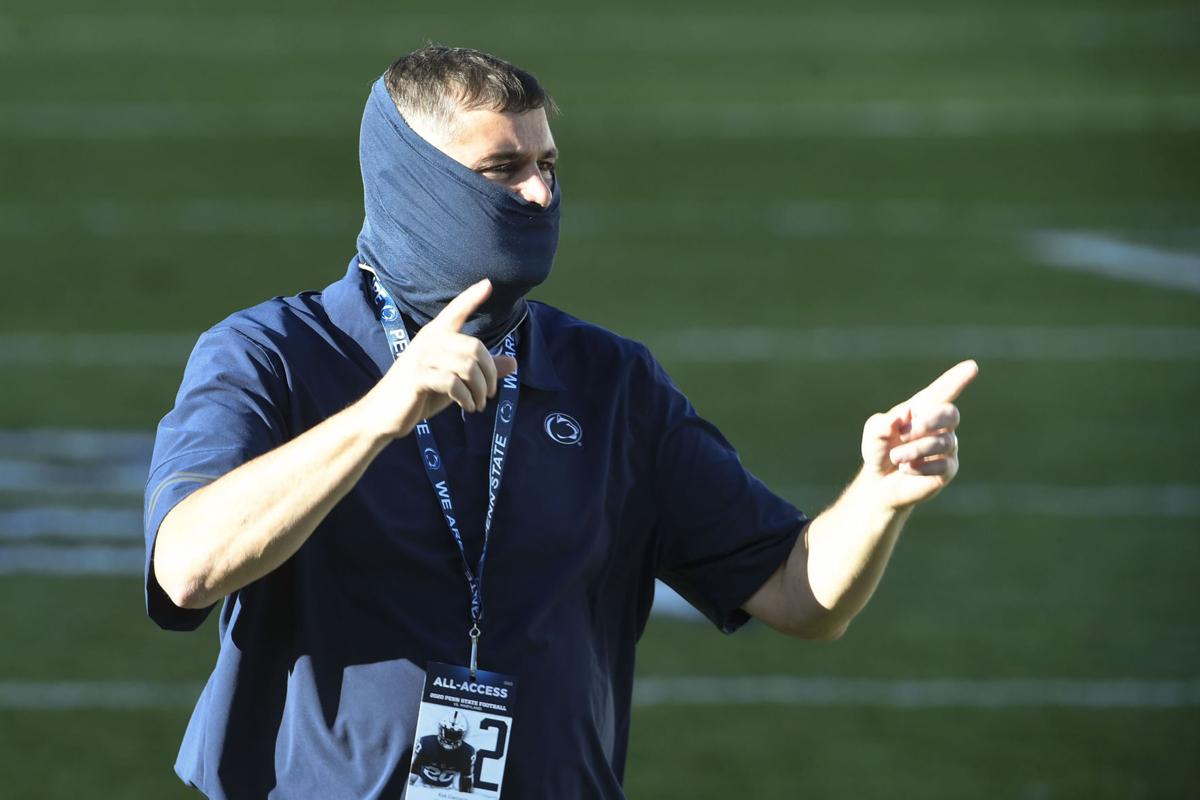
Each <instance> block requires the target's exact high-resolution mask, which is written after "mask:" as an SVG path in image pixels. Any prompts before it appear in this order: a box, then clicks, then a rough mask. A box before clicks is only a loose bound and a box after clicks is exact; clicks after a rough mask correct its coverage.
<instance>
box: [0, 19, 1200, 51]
mask: <svg viewBox="0 0 1200 800" xmlns="http://www.w3.org/2000/svg"><path fill="white" fill-rule="evenodd" d="M503 22H504V26H503V27H504V31H505V36H504V41H505V43H506V46H507V47H508V48H510V49H513V50H516V51H518V52H550V51H559V50H561V49H562V46H563V45H562V43H563V42H569V47H570V49H571V50H572V52H579V53H605V54H622V53H633V54H637V53H647V54H663V53H671V54H679V53H696V54H702V55H727V54H733V53H748V54H749V53H753V54H755V55H761V54H762V53H764V52H770V53H778V52H796V53H805V54H828V53H835V54H839V55H840V54H844V53H856V54H898V53H914V52H918V53H919V52H925V51H929V50H936V51H938V52H942V53H945V52H951V53H962V52H970V53H975V52H978V51H979V50H981V49H988V48H999V49H1002V50H1003V52H1006V53H1008V52H1016V53H1023V52H1029V51H1032V52H1040V51H1047V50H1052V51H1062V50H1104V49H1117V50H1127V49H1132V48H1147V47H1154V48H1166V47H1188V46H1194V45H1195V44H1196V43H1197V36H1196V33H1195V31H1196V28H1197V26H1198V25H1200V15H1197V14H1196V13H1195V10H1194V9H1188V8H1170V7H1167V8H1162V7H1159V8H1155V7H1150V8H1137V9H1131V10H1105V9H1081V10H1072V11H1062V10H1055V9H1038V8H1033V9H1020V8H1012V9H1007V10H1005V11H1003V12H998V13H986V12H983V13H981V12H980V11H979V10H977V9H965V10H957V9H954V8H948V9H945V10H942V11H939V12H930V11H921V10H892V9H888V8H886V7H884V8H881V9H877V10H872V11H870V12H865V11H852V10H847V11H841V10H826V11H822V10H812V11H803V12H795V11H783V12H771V11H765V12H757V13H756V12H754V11H752V10H748V11H746V12H744V13H742V12H738V13H733V12H703V11H696V12H689V13H688V14H687V15H686V16H680V15H675V14H667V13H659V12H653V11H641V12H628V11H590V12H589V13H586V14H565V15H562V16H557V17H546V16H544V15H530V14H522V13H513V14H505V15H504V16H503ZM494 26H495V20H493V19H490V18H488V17H487V16H486V15H485V16H483V17H480V18H479V19H478V20H476V21H472V20H469V19H465V18H464V17H463V16H462V15H450V14H429V13H419V12H412V13H405V14H404V15H402V16H401V15H381V14H354V13H346V14H337V15H330V14H305V15H262V14H258V15H254V14H238V15H236V16H231V15H228V14H205V15H203V16H196V15H191V14H188V15H183V14H176V15H173V14H153V13H150V14H147V13H140V14H131V13H124V14H123V13H108V14H78V13H75V14H71V13H67V14H55V15H52V16H50V15H45V16H41V15H39V16H32V15H21V16H18V15H5V16H3V17H0V47H3V52H8V53H14V54H15V53H20V54H26V55H30V56H48V55H56V56H62V55H72V54H78V55H95V54H100V53H104V54H107V53H130V54H138V55H155V56H187V57H191V58H195V57H202V58H210V59H211V58H228V57H229V56H245V57H252V58H256V59H261V58H264V57H267V58H271V57H279V56H287V55H292V56H296V55H307V56H321V55H327V56H333V55H337V54H340V53H344V52H345V51H346V49H347V48H350V47H355V48H358V49H359V50H361V51H370V50H379V49H382V50H384V51H392V50H394V49H395V48H396V47H397V45H396V41H397V36H400V37H401V40H402V39H403V35H404V32H411V31H432V32H433V33H429V34H427V35H430V36H433V38H435V39H436V38H439V37H442V38H444V37H445V36H446V35H448V32H452V33H453V35H454V36H457V37H460V38H461V37H463V36H468V38H473V39H480V38H483V39H487V38H491V37H493V36H494V34H493V31H492V28H493V27H494ZM18 28H19V30H20V34H21V35H20V36H17V35H16V33H17V30H18ZM6 31H9V32H11V35H7V36H6V35H3V34H4V32H6ZM439 31H440V32H441V33H438V32H439Z"/></svg>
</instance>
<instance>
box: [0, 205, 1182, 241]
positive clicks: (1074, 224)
mask: <svg viewBox="0 0 1200 800" xmlns="http://www.w3.org/2000/svg"><path fill="white" fill-rule="evenodd" d="M361 222H362V205H361V203H357V202H347V203H336V202H328V201H305V200H287V201H282V200H270V199H259V200H249V199H244V200H232V199H224V198H207V199H205V198H192V199H183V200H179V201H175V202H169V203H121V202H114V201H100V202H91V203H65V204H49V203H30V202H7V203H0V237H5V238H31V237H32V238H40V237H46V236H55V235H59V234H61V233H62V232H63V231H64V230H66V231H71V232H73V233H81V234H86V235H88V236H97V237H102V238H116V239H120V238H136V237H144V236H170V237H186V238H191V237H208V236H268V237H274V236H299V237H304V236H349V235H351V234H353V233H354V231H355V230H356V229H357V227H358V226H359V225H360V224H361ZM1079 227H1090V228H1096V227H1102V228H1107V229H1109V230H1105V231H1098V232H1097V233H1099V234H1101V235H1116V234H1114V233H1113V232H1114V231H1116V232H1120V233H1124V232H1134V233H1138V232H1144V233H1147V234H1149V235H1158V236H1161V235H1163V234H1164V233H1165V234H1174V235H1186V236H1190V237H1191V238H1192V239H1193V240H1197V239H1200V203H1175V204H1153V203H1109V204H1092V205H1084V204H1079V205H1047V204H1036V203H1028V204H1021V203H1013V204H1004V203H977V204H971V205H949V204H945V203H935V202H930V201H928V200H924V199H920V198H911V199H903V198H897V199H892V200H881V201H879V202H873V203H871V202H856V203H847V202H839V201H833V200H804V199H794V200H779V201H773V202H769V203H765V204H761V205H747V204H745V203H724V202H711V201H697V200H686V199H681V198H661V199H659V200H653V201H641V202H629V203H620V204H616V203H586V202H579V203H575V204H573V205H572V206H571V214H570V219H569V220H567V221H566V223H565V224H564V228H563V234H564V236H568V237H569V236H597V235H611V234H647V235H654V236H666V235H672V234H704V235H714V234H715V235H733V236H744V235H756V236H771V237H778V238H781V239H827V238H844V237H856V236H896V237H935V238H936V237H964V236H967V237H974V236H980V235H983V236H1008V235H1012V234H1020V235H1022V236H1026V234H1025V231H1028V230H1029V229H1045V228H1079Z"/></svg>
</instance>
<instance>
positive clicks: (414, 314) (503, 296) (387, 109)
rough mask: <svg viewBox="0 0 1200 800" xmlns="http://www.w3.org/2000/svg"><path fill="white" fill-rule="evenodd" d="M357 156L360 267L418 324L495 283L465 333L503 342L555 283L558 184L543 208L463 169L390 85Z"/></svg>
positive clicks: (372, 105)
mask: <svg viewBox="0 0 1200 800" xmlns="http://www.w3.org/2000/svg"><path fill="white" fill-rule="evenodd" d="M358 157H359V164H360V166H361V167H362V180H363V202H364V206H365V211H366V219H365V220H364V222H363V227H362V231H361V232H360V233H359V234H358V259H359V261H360V262H361V263H363V264H366V265H368V266H370V267H372V268H373V269H374V270H375V274H376V275H378V276H379V280H380V281H381V282H382V283H383V285H384V288H386V289H387V290H388V292H390V293H391V295H392V297H393V298H394V299H395V301H396V304H397V305H398V306H399V307H400V310H401V311H402V312H404V313H405V314H407V315H408V316H409V318H411V319H412V320H413V321H414V322H416V323H417V325H425V324H426V323H428V322H429V321H430V320H431V319H433V318H434V317H435V316H437V314H438V312H439V311H441V310H442V309H443V308H445V307H446V304H447V303H449V302H450V301H451V300H453V299H454V298H455V297H456V296H457V295H458V294H459V293H461V292H462V291H463V290H464V289H466V288H467V287H468V286H470V285H472V284H473V283H476V282H478V281H480V280H482V279H484V278H490V279H491V281H492V294H491V296H490V297H488V299H487V301H486V302H485V303H484V304H483V306H481V307H480V309H479V310H478V311H477V312H476V313H475V314H474V315H472V317H471V319H470V320H468V321H467V324H466V326H465V327H464V328H463V333H466V334H469V335H471V336H476V337H478V338H480V339H482V340H483V341H485V342H488V343H489V344H490V343H493V342H495V341H499V340H500V339H501V338H502V337H503V336H504V335H505V334H506V333H508V332H509V331H510V330H511V329H512V328H513V327H514V326H516V324H517V323H519V322H520V321H521V319H522V318H523V317H524V316H525V313H526V302H525V295H526V294H527V293H528V292H529V291H530V290H531V289H532V288H533V287H535V286H537V285H538V284H540V283H541V282H542V281H544V280H546V278H547V276H548V275H549V274H550V267H551V265H552V264H553V263H554V251H555V250H556V249H557V247H558V207H559V202H560V199H561V197H560V194H559V189H558V186H557V184H556V185H555V187H554V195H553V199H552V200H551V202H550V205H549V206H548V207H546V208H542V207H541V206H539V205H538V204H537V203H531V202H529V201H527V200H525V199H523V198H522V197H520V196H519V195H517V194H516V193H514V192H513V191H511V190H510V189H508V188H506V187H504V186H501V185H500V184H498V183H493V182H492V181H490V180H488V179H487V178H485V177H483V176H482V175H480V174H478V173H476V172H473V171H472V170H470V169H468V168H467V167H465V166H463V165H462V164H459V163H458V162H457V161H455V160H454V159H452V158H451V157H450V156H448V155H446V154H445V153H443V152H442V151H440V150H438V149H437V148H436V147H434V146H433V145H431V144H430V143H429V142H427V141H425V140H424V139H422V138H421V137H420V136H419V135H418V134H417V133H416V132H415V131H414V130H413V129H412V128H410V127H409V126H408V124H407V123H406V122H405V121H404V118H403V117H401V116H400V112H399V111H397V110H396V105H395V103H393V102H392V98H391V97H390V96H389V95H388V92H387V87H386V86H385V85H384V82H383V79H382V78H380V79H379V80H377V81H376V82H375V84H374V85H373V86H372V87H371V94H370V96H369V97H368V98H367V107H366V110H365V111H364V112H363V120H362V131H361V134H360V137H359V150H358Z"/></svg>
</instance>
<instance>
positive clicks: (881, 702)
mask: <svg viewBox="0 0 1200 800" xmlns="http://www.w3.org/2000/svg"><path fill="white" fill-rule="evenodd" d="M202 688H203V687H202V685H201V684H199V683H194V682H174V683H173V682H166V681H54V682H51V681H36V682H35V681H11V680H10V681H0V710H8V711H13V710H28V711H59V710H77V709H85V708H90V709H109V710H126V709H127V710H146V709H167V708H189V707H191V706H192V705H193V704H194V703H195V702H196V698H197V697H198V696H199V695H200V691H201V689H202ZM633 703H634V705H635V706H637V707H640V708H660V707H672V706H696V705H722V706H741V705H758V704H767V705H788V706H804V707H815V708H844V707H867V708H884V709H895V710H923V709H961V710H973V709H979V710H987V709H1008V708H1071V709H1091V710H1105V709H1129V710H1151V709H1179V708H1195V707H1196V706H1198V705H1200V680H1194V679H1193V680H1133V679H1129V680H1066V679H1060V680H1054V679H1023V680H1022V679H1016V680H987V679H961V678H945V679H931V680H871V679H857V678H821V677H798V676H771V675H766V676H745V675H743V676H731V677H662V678H658V677H644V678H638V679H637V680H635V681H634V688H633Z"/></svg>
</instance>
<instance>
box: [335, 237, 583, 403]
mask: <svg viewBox="0 0 1200 800" xmlns="http://www.w3.org/2000/svg"><path fill="white" fill-rule="evenodd" d="M322 298H323V301H324V306H325V313H326V314H328V315H329V320H330V321H331V322H332V323H333V324H334V325H335V326H337V328H339V329H340V330H341V331H342V332H343V333H345V334H346V335H347V336H348V337H349V338H350V339H351V340H353V342H354V343H355V344H356V345H358V348H359V349H360V351H361V352H359V353H357V354H355V353H354V351H353V350H351V351H350V353H351V355H357V356H358V359H359V360H364V361H367V362H369V363H370V364H372V365H373V366H374V367H375V368H376V369H377V370H378V372H379V374H380V375H383V374H384V373H385V372H387V371H388V368H389V367H391V365H392V353H391V350H390V349H389V348H388V343H387V337H386V336H385V335H384V332H383V326H381V325H380V324H379V320H378V319H376V318H375V313H374V311H373V308H372V299H371V297H370V295H369V293H368V291H367V283H366V281H364V280H363V278H362V270H361V269H360V268H359V266H358V259H357V258H352V259H350V265H349V266H348V267H347V268H346V275H345V277H343V278H342V279H341V280H339V281H337V282H335V283H332V284H330V285H329V286H327V287H326V288H325V290H324V292H322ZM542 308H543V307H542V305H541V304H540V303H530V304H529V313H528V314H527V315H526V316H525V321H524V322H522V323H521V346H520V351H519V352H518V354H517V359H518V363H519V364H520V370H519V375H520V378H521V383H522V384H524V385H526V386H529V387H530V388H533V389H540V390H543V391H551V392H552V391H561V390H562V389H563V388H564V386H563V383H562V381H561V380H559V377H558V371H557V370H556V369H555V368H554V362H553V361H552V360H551V358H550V351H549V348H548V347H547V346H546V340H545V338H544V337H543V335H542V326H541V325H540V324H539V322H538V316H539V312H540V311H541V309H542ZM364 366H366V365H365V364H364Z"/></svg>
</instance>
